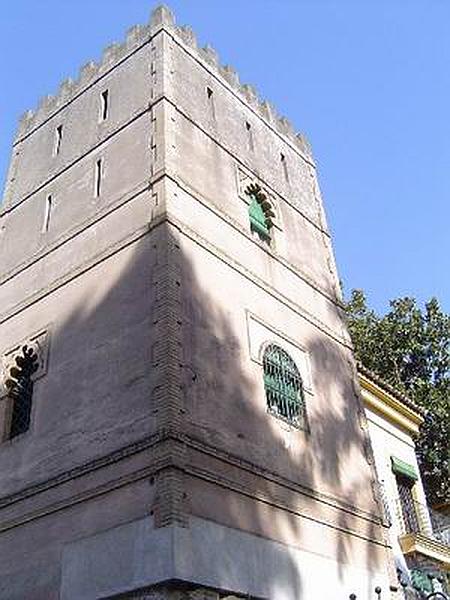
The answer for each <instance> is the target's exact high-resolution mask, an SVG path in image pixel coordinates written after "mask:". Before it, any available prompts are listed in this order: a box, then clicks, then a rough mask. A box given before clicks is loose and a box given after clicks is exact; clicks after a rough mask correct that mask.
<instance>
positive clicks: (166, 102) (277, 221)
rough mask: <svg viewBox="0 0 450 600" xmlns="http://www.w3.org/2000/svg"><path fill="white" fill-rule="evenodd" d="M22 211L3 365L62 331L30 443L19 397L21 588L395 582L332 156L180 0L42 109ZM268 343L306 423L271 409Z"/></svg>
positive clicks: (21, 189) (246, 589)
mask: <svg viewBox="0 0 450 600" xmlns="http://www.w3.org/2000/svg"><path fill="white" fill-rule="evenodd" d="M105 92H107V94H106V97H107V103H108V106H107V110H106V117H105V106H104V102H105ZM249 185H257V186H259V189H260V190H262V193H264V197H265V198H266V199H267V201H268V203H269V204H270V206H271V210H272V212H273V215H274V216H273V226H272V229H271V239H270V243H267V242H266V241H264V240H262V239H260V238H259V237H258V236H256V235H255V234H254V233H253V232H252V231H251V227H250V223H249V200H248V195H247V194H246V190H247V188H248V186H249ZM0 219H1V221H0V229H1V237H0V251H1V256H2V261H1V267H0V269H1V272H0V281H1V287H0V307H1V315H0V323H1V329H0V351H1V355H2V357H3V359H2V360H3V365H2V368H3V379H5V377H6V376H7V373H8V372H9V371H8V370H9V369H10V358H11V356H12V354H11V349H12V348H14V347H20V346H21V345H22V344H24V343H27V342H29V341H30V340H32V339H34V338H33V336H36V335H38V334H39V335H41V336H44V337H43V338H42V339H45V340H46V341H45V344H42V348H41V347H38V348H37V351H39V352H40V354H39V356H40V361H41V363H42V361H43V360H44V356H45V369H43V368H41V374H42V376H40V377H39V378H36V380H35V381H34V388H33V403H32V412H31V424H30V427H29V429H28V430H27V431H26V432H25V433H23V434H21V435H18V436H16V437H14V438H12V439H8V423H7V411H5V410H3V411H0V418H2V419H3V422H2V423H0V425H1V427H0V431H2V432H3V433H2V436H3V437H2V443H1V444H0V490H1V492H0V494H1V497H0V555H1V556H2V557H4V558H2V560H1V561H0V598H2V599H7V600H19V599H20V600H27V599H28V598H30V599H31V598H33V600H40V599H42V600H52V599H56V598H61V599H63V600H69V599H70V600H75V599H77V600H88V599H91V598H92V599H93V598H112V597H119V595H120V597H149V598H159V597H164V598H172V597H174V598H175V597H176V598H178V597H185V596H186V597H190V598H203V597H205V598H206V597H208V598H219V597H220V598H224V597H229V596H230V595H235V596H239V597H251V598H270V599H271V600H272V599H273V600H294V599H296V600H298V599H301V600H312V599H313V598H317V597H320V598H322V599H323V600H338V598H348V596H349V594H351V593H354V594H356V595H357V598H358V600H361V599H366V600H372V599H373V598H374V597H375V593H374V589H375V587H377V586H379V587H380V588H381V589H382V590H383V594H384V596H383V598H391V597H392V598H395V597H396V595H395V594H396V592H395V591H394V590H393V588H392V586H393V584H394V582H395V573H394V574H393V567H392V562H391V558H390V556H391V555H390V546H389V541H388V538H387V534H386V527H385V524H384V523H383V520H382V518H381V516H380V504H379V498H378V495H377V488H376V483H375V472H374V467H373V457H372V452H371V448H370V442H369V439H368V434H367V423H366V419H365V415H364V411H363V408H362V404H361V400H360V396H359V388H358V383H357V375H356V368H355V365H354V361H353V355H352V348H351V344H350V340H349V336H348V332H347V329H346V325H345V322H344V318H343V310H342V305H341V298H340V291H339V284H338V276H337V272H336V267H335V263H334V257H333V252H332V245H331V238H330V234H329V232H328V229H327V224H326V219H325V214H324V210H323V205H322V200H321V197H320V191H319V186H318V182H317V174H316V167H315V163H314V160H313V158H312V155H311V151H310V148H309V146H308V144H307V142H306V141H305V139H304V137H303V136H296V135H295V134H294V132H293V131H292V129H291V127H290V125H289V123H288V122H287V120H286V119H284V118H280V117H278V116H277V115H276V113H275V111H274V109H273V108H272V107H271V106H270V105H269V104H267V103H261V102H260V101H259V99H258V98H257V96H256V94H255V92H254V90H253V89H252V88H251V87H250V86H242V85H241V84H240V83H239V80H238V77H237V75H236V73H235V72H234V71H233V70H232V69H231V68H229V67H222V66H221V65H220V64H219V62H218V59H217V56H216V54H215V52H214V51H213V50H212V49H211V48H209V47H207V48H203V49H200V48H198V47H197V44H196V41H195V36H194V34H193V33H192V31H191V30H190V29H189V28H181V27H177V26H176V24H175V23H174V20H173V17H172V15H171V14H170V12H169V11H168V10H167V9H165V8H159V9H157V10H156V11H155V12H154V13H153V15H152V20H151V22H150V24H149V25H147V26H144V27H136V28H133V29H132V30H131V31H130V32H129V34H128V36H127V39H126V42H124V44H121V45H116V46H112V47H110V48H108V49H107V50H106V51H105V54H104V56H103V60H102V62H101V64H100V65H95V64H93V63H89V64H88V65H86V66H85V67H83V69H82V70H81V72H80V77H79V80H78V81H76V82H70V81H68V82H64V83H63V84H62V86H61V90H60V93H59V95H58V96H57V97H55V98H51V97H48V98H45V99H44V100H43V101H42V102H41V104H40V106H39V108H38V109H37V111H36V112H35V113H29V114H27V115H26V116H25V117H24V119H23V120H22V122H21V124H20V127H19V131H18V135H17V139H16V141H15V143H14V148H13V155H12V160H11V167H10V171H9V176H8V180H7V184H6V189H5V196H4V204H3V208H2V212H1V216H0ZM270 342H276V343H277V344H278V345H279V346H281V347H283V348H284V349H285V350H286V351H287V352H288V353H289V354H290V355H291V356H292V357H293V359H294V360H295V362H296V364H297V368H298V369H299V371H300V374H301V377H302V379H303V381H304V384H305V404H306V413H307V418H308V427H307V428H303V429H299V428H298V427H295V426H294V425H292V424H290V423H287V422H286V421H285V420H282V419H280V418H277V417H276V416H274V415H273V414H269V412H268V410H267V401H266V396H265V389H264V378H263V368H262V360H261V352H262V348H263V347H264V344H267V343H270ZM7 402H8V396H7V395H6V393H5V391H4V393H3V397H2V399H1V400H0V403H1V404H2V406H3V407H4V406H6V404H5V403H7ZM161 586H162V587H161ZM391 588H392V589H391ZM139 594H141V595H140V596H139ZM183 594H184V595H185V596H183Z"/></svg>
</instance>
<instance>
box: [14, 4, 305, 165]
mask: <svg viewBox="0 0 450 600" xmlns="http://www.w3.org/2000/svg"><path fill="white" fill-rule="evenodd" d="M160 29H166V30H168V31H170V32H171V33H172V34H174V35H175V36H177V37H178V38H179V39H181V41H182V42H183V43H184V45H185V46H187V47H188V48H189V49H190V50H191V52H194V53H195V54H196V56H197V58H199V59H200V60H201V61H203V62H205V63H207V64H208V66H209V68H211V69H212V70H213V72H214V73H215V75H217V76H219V77H221V78H222V79H224V80H225V81H226V82H227V84H228V85H229V86H230V87H231V88H232V89H233V91H234V92H235V93H237V94H239V95H240V96H241V97H242V98H243V99H244V100H245V102H246V103H247V104H248V105H250V106H251V108H252V109H253V110H254V111H255V112H257V113H258V114H259V115H260V116H261V118H262V119H264V120H265V121H267V122H268V123H269V124H270V125H271V126H272V127H273V128H274V129H275V130H276V131H278V132H279V133H280V134H281V135H283V136H284V137H286V138H288V139H289V140H291V141H292V142H293V143H294V144H295V145H296V146H297V147H298V149H299V150H300V152H302V154H304V155H306V156H308V157H311V148H310V145H309V143H308V141H307V139H306V138H305V136H304V135H303V134H302V133H297V132H296V131H295V130H294V128H293V126H292V124H291V122H290V121H289V120H288V119H287V118H286V117H284V116H280V115H279V114H278V113H277V111H276V109H275V108H274V107H273V105H272V104H270V103H269V102H267V101H266V100H262V99H261V98H260V97H259V95H258V93H257V91H256V89H255V88H254V87H253V86H251V85H249V84H246V83H244V84H242V83H241V82H240V80H239V75H238V73H237V72H236V71H235V69H234V68H233V67H231V66H230V65H222V64H221V63H220V61H219V56H218V54H217V52H216V50H215V49H214V48H212V47H211V46H210V45H209V44H207V45H206V46H204V47H200V46H198V44H197V38H196V35H195V33H194V32H193V30H192V29H191V28H190V27H187V26H177V25H176V23H175V19H174V16H173V13H172V12H171V11H170V9H169V8H167V7H166V6H164V5H162V6H159V7H157V8H156V9H155V10H154V11H153V12H152V15H151V18H150V22H149V23H148V24H146V25H136V26H134V27H132V28H131V29H129V30H128V32H127V35H126V39H125V41H124V42H122V43H113V44H110V45H109V46H107V47H106V48H105V49H104V51H103V54H102V57H101V60H100V62H98V63H96V62H94V61H90V62H88V63H86V64H85V65H83V66H82V67H81V69H80V71H79V74H78V77H77V78H76V79H75V80H72V79H65V80H64V81H63V82H62V83H61V85H60V87H59V90H58V92H57V93H56V94H55V95H54V96H51V95H49V96H44V97H43V98H42V99H41V100H40V102H39V103H38V106H37V108H36V109H35V110H28V111H27V112H26V113H25V114H24V115H23V116H22V117H21V119H20V121H19V128H18V132H17V139H20V138H22V137H24V136H26V135H27V134H28V133H29V132H30V131H32V130H33V129H34V128H35V127H37V126H39V125H40V124H41V123H42V122H44V121H45V120H46V119H48V118H49V117H51V116H52V115H53V114H54V113H56V112H57V111H58V110H59V109H61V108H62V107H63V106H64V105H65V104H67V103H68V102H70V101H71V100H72V99H74V98H75V97H76V96H78V95H79V94H80V93H81V92H82V91H83V90H84V89H85V88H86V87H88V86H89V85H92V83H94V82H95V81H96V80H97V79H99V78H101V77H102V76H103V75H105V74H106V73H107V72H108V71H109V70H110V69H111V68H112V67H114V66H115V65H116V64H117V63H119V62H120V61H122V60H124V59H125V58H126V57H127V56H128V55H129V54H131V53H132V52H134V51H135V50H136V49H137V48H138V47H140V46H141V45H143V44H145V43H146V42H147V41H149V39H150V38H151V37H152V36H153V35H155V33H157V32H158V31H159V30H160Z"/></svg>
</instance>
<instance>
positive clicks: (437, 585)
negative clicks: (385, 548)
mask: <svg viewBox="0 0 450 600" xmlns="http://www.w3.org/2000/svg"><path fill="white" fill-rule="evenodd" d="M359 379H360V384H361V391H362V398H363V401H364V405H365V410H366V414H367V422H368V427H369V435H370V440H371V444H372V449H373V454H374V460H375V468H376V472H377V477H378V480H379V483H380V486H381V492H382V498H383V501H384V507H385V518H386V521H387V523H388V524H389V535H390V540H391V545H392V549H393V554H394V557H395V563H396V568H397V572H398V575H399V581H401V582H403V585H404V588H405V594H407V593H408V592H407V590H410V594H411V596H408V595H406V596H405V597H408V598H409V597H414V598H425V597H427V596H428V594H430V593H431V592H433V591H434V592H440V593H444V592H446V593H448V583H447V577H446V572H447V573H448V571H449V570H450V543H449V537H448V533H447V531H448V519H444V516H443V515H440V514H436V517H435V518H434V519H433V518H432V515H433V513H432V511H431V510H430V509H429V507H428V505H427V499H426V496H425V491H424V487H423V484H422V480H421V477H420V470H419V465H418V462H417V457H416V452H415V444H414V438H415V436H416V435H417V434H418V432H419V427H420V426H421V425H422V423H423V421H424V414H423V412H422V411H421V409H420V408H418V407H417V406H415V405H413V404H412V403H411V401H410V400H408V398H406V397H404V396H401V395H400V394H399V393H398V392H395V390H393V389H392V388H391V387H390V386H388V385H386V384H385V383H384V382H382V381H381V380H379V379H378V378H376V376H375V375H374V374H373V373H370V372H369V371H367V369H364V368H363V367H361V366H360V372H359ZM398 466H400V467H401V468H403V469H405V468H406V470H405V472H404V474H402V473H400V477H399V471H398ZM405 474H406V479H407V480H408V479H409V485H408V487H409V489H410V492H408V493H407V494H406V497H405V494H404V493H403V494H402V491H401V489H402V487H404V484H403V485H402V482H404V480H405ZM413 589H415V592H414V591H413Z"/></svg>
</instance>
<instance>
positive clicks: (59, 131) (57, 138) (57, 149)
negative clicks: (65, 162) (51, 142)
mask: <svg viewBox="0 0 450 600" xmlns="http://www.w3.org/2000/svg"><path fill="white" fill-rule="evenodd" d="M62 138H63V126H62V125H58V127H57V128H56V130H55V147H54V150H53V154H54V155H55V156H57V155H58V154H59V152H60V150H61V143H62Z"/></svg>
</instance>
